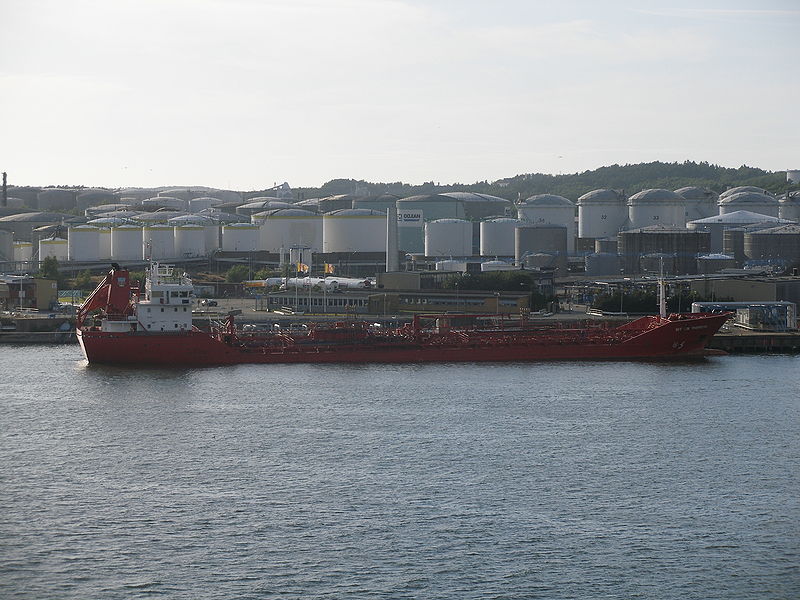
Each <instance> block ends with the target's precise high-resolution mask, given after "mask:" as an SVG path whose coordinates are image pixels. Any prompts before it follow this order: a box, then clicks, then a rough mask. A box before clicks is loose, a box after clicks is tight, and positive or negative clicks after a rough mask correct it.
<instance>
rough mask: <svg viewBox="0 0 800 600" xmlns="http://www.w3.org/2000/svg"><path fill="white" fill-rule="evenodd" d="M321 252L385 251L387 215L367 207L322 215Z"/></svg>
mask: <svg viewBox="0 0 800 600" xmlns="http://www.w3.org/2000/svg"><path fill="white" fill-rule="evenodd" d="M322 251H323V252H386V214H385V213H382V212H380V211H377V210H369V209H366V208H349V209H343V210H336V211H334V212H331V213H327V214H324V215H322Z"/></svg>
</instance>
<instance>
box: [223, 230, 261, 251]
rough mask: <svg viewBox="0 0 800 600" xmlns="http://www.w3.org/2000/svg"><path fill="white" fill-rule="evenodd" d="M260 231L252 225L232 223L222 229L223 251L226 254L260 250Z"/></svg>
mask: <svg viewBox="0 0 800 600" xmlns="http://www.w3.org/2000/svg"><path fill="white" fill-rule="evenodd" d="M259 239H260V231H259V227H258V225H253V224H252V223H232V224H231V225H224V226H223V227H222V249H223V250H224V251H226V252H255V251H257V250H259Z"/></svg>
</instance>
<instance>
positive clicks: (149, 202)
mask: <svg viewBox="0 0 800 600" xmlns="http://www.w3.org/2000/svg"><path fill="white" fill-rule="evenodd" d="M188 204H189V202H188V200H183V199H182V198H173V197H169V196H156V197H155V198H147V199H146V200H142V208H144V209H149V210H154V209H158V208H169V209H172V210H186V207H187V206H188Z"/></svg>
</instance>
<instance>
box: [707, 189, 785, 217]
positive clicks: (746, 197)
mask: <svg viewBox="0 0 800 600" xmlns="http://www.w3.org/2000/svg"><path fill="white" fill-rule="evenodd" d="M779 207H780V203H779V202H778V199H777V198H775V196H772V195H771V194H762V193H760V192H747V191H745V192H739V193H736V194H729V195H727V196H724V197H723V196H720V199H719V214H721V215H727V214H728V213H732V212H735V211H737V210H748V211H750V212H754V213H758V214H761V215H768V216H770V217H777V216H778V213H779V212H780V211H779Z"/></svg>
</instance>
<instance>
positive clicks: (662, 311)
mask: <svg viewBox="0 0 800 600" xmlns="http://www.w3.org/2000/svg"><path fill="white" fill-rule="evenodd" d="M658 315H659V316H660V317H661V318H662V319H666V318H667V291H666V286H665V284H664V257H663V256H662V257H661V268H660V270H659V275H658Z"/></svg>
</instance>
